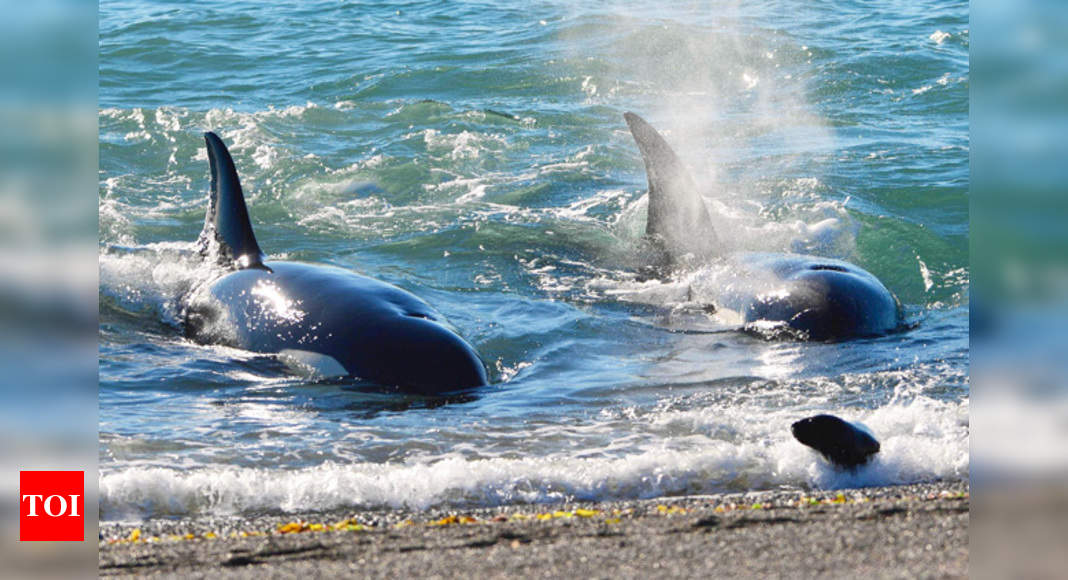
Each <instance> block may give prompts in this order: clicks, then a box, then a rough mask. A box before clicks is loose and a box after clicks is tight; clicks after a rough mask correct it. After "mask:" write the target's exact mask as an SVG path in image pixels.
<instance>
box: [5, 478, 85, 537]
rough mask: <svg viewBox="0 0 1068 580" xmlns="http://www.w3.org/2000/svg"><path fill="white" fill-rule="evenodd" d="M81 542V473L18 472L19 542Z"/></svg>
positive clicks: (83, 524)
mask: <svg viewBox="0 0 1068 580" xmlns="http://www.w3.org/2000/svg"><path fill="white" fill-rule="evenodd" d="M84 539H85V472H84V471H20V472H19V541H21V542H56V541H58V542H81V541H83V540H84Z"/></svg>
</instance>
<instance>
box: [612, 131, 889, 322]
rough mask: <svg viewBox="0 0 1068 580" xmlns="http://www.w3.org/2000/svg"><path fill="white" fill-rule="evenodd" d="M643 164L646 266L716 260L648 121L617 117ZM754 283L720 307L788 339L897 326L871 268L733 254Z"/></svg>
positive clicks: (704, 224)
mask: <svg viewBox="0 0 1068 580" xmlns="http://www.w3.org/2000/svg"><path fill="white" fill-rule="evenodd" d="M623 117H624V119H625V120H626V121H627V126H628V127H629V128H630V131H631V135H632V136H633V137H634V141H635V143H637V144H638V149H639V150H640V151H641V154H642V159H643V161H644V162H645V169H646V175H647V176H648V179H649V214H648V218H647V222H646V231H645V237H646V239H647V240H648V241H649V242H650V244H651V245H652V247H653V248H654V252H653V254H654V255H655V259H654V262H655V263H654V264H652V266H651V267H650V268H649V269H648V271H651V272H654V273H658V274H659V275H662V276H663V275H666V274H668V273H670V272H671V270H672V269H673V268H674V267H675V264H676V263H677V261H678V259H679V257H681V256H684V255H691V256H696V257H699V258H703V259H709V260H711V259H717V258H722V257H723V256H721V255H720V242H719V237H718V236H717V234H716V232H715V230H714V228H713V227H712V219H711V217H710V216H709V214H708V210H707V209H706V208H705V205H704V201H703V200H702V198H701V196H700V194H699V192H698V189H697V186H696V183H695V181H694V179H693V178H692V177H691V176H690V174H689V171H688V170H687V169H686V167H685V166H684V164H683V163H682V161H681V160H680V159H679V157H678V156H677V155H676V154H675V152H674V150H672V148H671V146H670V145H668V143H667V141H666V140H664V138H663V136H661V135H660V133H658V132H657V131H656V129H654V128H653V127H652V126H651V125H649V123H647V122H646V121H645V120H644V119H642V118H641V117H639V116H638V115H635V114H634V113H625V114H624V115H623ZM728 258H729V259H730V260H731V261H732V262H733V263H734V264H736V265H738V266H739V267H740V268H742V269H745V270H749V271H751V272H752V273H753V279H754V280H760V281H762V283H763V285H762V286H756V287H750V288H746V289H745V291H744V292H734V293H728V294H725V295H724V296H723V297H722V298H721V299H722V300H723V304H721V305H722V306H727V307H729V308H731V309H734V310H737V311H739V312H741V313H742V316H743V319H744V321H745V323H746V324H747V325H748V324H752V323H756V322H761V321H768V322H773V323H780V324H783V325H785V326H787V327H788V328H789V329H791V330H792V331H793V334H794V336H797V337H798V338H805V339H809V340H820V341H828V340H843V339H851V338H859V337H871V336H881V335H885V334H888V333H891V332H894V331H897V330H900V329H902V328H903V327H904V316H903V313H902V308H901V303H900V302H899V301H898V299H897V297H895V296H894V295H893V293H891V292H890V291H889V290H888V289H887V288H886V286H884V285H883V283H882V282H880V281H879V279H878V278H876V277H875V276H874V275H872V274H871V273H869V272H867V271H866V270H864V269H863V268H860V267H858V266H856V265H854V264H850V263H849V262H844V261H841V260H833V259H828V258H821V257H817V256H804V255H798V254H734V255H730V256H728Z"/></svg>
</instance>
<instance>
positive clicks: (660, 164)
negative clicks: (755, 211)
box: [623, 112, 719, 257]
mask: <svg viewBox="0 0 1068 580" xmlns="http://www.w3.org/2000/svg"><path fill="white" fill-rule="evenodd" d="M623 118H624V119H626V121H627V126H628V127H629V128H630V133H631V135H633V136H634V141H635V142H636V143H637V144H638V150H639V151H641V154H642V159H643V160H644V161H645V173H646V175H647V176H648V178H649V217H648V221H646V224H645V235H646V236H649V237H650V238H652V239H654V240H659V243H662V244H663V245H664V249H665V250H667V252H668V253H669V254H670V255H671V256H672V257H678V256H680V255H682V254H686V253H696V254H699V255H706V256H707V255H710V254H714V253H716V251H717V250H718V248H719V240H718V238H717V237H716V232H715V230H714V229H713V227H712V218H711V217H710V216H709V215H708V210H707V209H706V208H705V203H704V201H703V200H702V199H701V194H700V193H699V192H698V191H697V184H696V183H695V182H694V179H693V177H692V176H691V175H690V172H689V171H688V170H687V169H686V166H685V165H683V163H682V160H680V159H679V157H678V155H676V154H675V151H674V150H672V149H671V146H670V145H668V144H667V141H665V140H664V138H663V137H662V136H661V135H660V133H658V132H657V131H656V129H654V128H653V127H652V125H650V124H649V123H647V122H646V121H645V119H642V118H641V117H639V116H638V115H635V114H634V113H629V112H628V113H624V114H623Z"/></svg>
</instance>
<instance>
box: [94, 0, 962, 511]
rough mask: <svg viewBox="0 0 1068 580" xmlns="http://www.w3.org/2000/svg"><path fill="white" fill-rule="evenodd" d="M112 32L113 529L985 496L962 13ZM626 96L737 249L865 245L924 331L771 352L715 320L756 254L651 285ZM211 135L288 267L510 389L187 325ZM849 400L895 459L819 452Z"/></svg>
mask: <svg viewBox="0 0 1068 580" xmlns="http://www.w3.org/2000/svg"><path fill="white" fill-rule="evenodd" d="M99 23H100V24H99V25H100V95H99V103H100V129H99V144H100V189H99V194H100V198H99V214H100V393H99V400H100V482H99V483H100V502H101V504H100V505H101V518H102V519H104V520H131V519H134V520H136V519H141V518H149V517H197V516H203V515H220V514H244V515H251V514H262V513H284V512H295V511H302V512H303V511H314V510H327V509H337V508H348V507H358V508H390V507H397V506H407V507H411V508H429V507H449V508H456V509H462V508H464V507H470V506H485V505H496V504H502V503H514V502H534V503H539V502H553V501H566V500H571V499H582V500H596V499H617V498H640V497H655V496H664V495H667V496H670V495H678V494H695V493H710V492H721V491H743V490H755V489H772V488H790V489H812V488H836V487H845V486H858V485H860V486H864V485H881V484H894V483H910V482H917V481H926V480H934V479H959V478H966V477H967V475H968V466H969V459H968V433H969V420H968V409H969V379H968V360H969V355H968V352H969V350H968V349H969V342H968V298H967V296H968V284H969V269H968V187H969V181H968V179H969V161H968V155H969V142H968V83H969V81H968V74H969V65H968V52H969V31H968V3H967V2H944V1H933V0H916V1H911V2H904V1H893V0H891V1H887V2H880V3H876V4H872V3H870V2H861V1H859V0H846V1H844V2H837V3H833V4H818V3H817V4H813V3H810V2H801V1H797V0H784V1H775V2H772V1H767V2H764V1H760V2H721V1H708V2H695V3H686V4H685V5H684V6H665V5H662V4H659V3H656V4H649V3H640V2H592V3H591V2H581V3H580V2H534V3H530V2H526V1H524V2H515V1H513V0H503V1H495V2H457V1H453V0H441V1H437V2H415V1H401V2H372V3H362V2H347V1H337V0H332V1H330V2H326V1H320V2H275V3H270V4H268V5H263V4H261V3H251V2H229V3H206V2H188V1H182V2H162V1H161V2H150V1H115V0H107V1H103V2H101V3H100V19H99ZM628 110H629V111H635V112H637V113H639V114H641V115H642V116H644V117H645V118H646V119H647V120H649V121H650V122H651V123H652V124H653V125H654V126H656V127H658V128H659V129H661V130H662V131H663V133H664V134H665V136H666V137H667V139H668V140H669V141H670V142H671V143H673V144H674V145H675V146H676V149H677V150H678V151H679V153H680V155H682V156H683V157H684V158H685V160H686V162H687V163H688V164H689V165H690V166H691V168H692V169H693V171H694V173H695V175H696V176H697V180H698V181H699V183H700V184H701V187H702V188H703V192H704V194H705V196H706V199H707V201H708V204H709V207H710V208H711V209H712V211H713V213H714V220H715V222H716V225H717V229H718V233H719V237H720V239H721V240H722V241H723V244H724V246H725V248H724V250H725V252H734V251H768V252H782V251H796V252H804V253H811V254H817V255H823V256H829V257H835V258H842V259H846V260H850V261H852V262H854V263H857V264H859V265H860V266H862V267H864V268H866V269H868V270H869V271H871V272H872V273H874V274H875V275H876V276H878V277H879V278H880V279H882V280H883V282H884V283H885V284H886V285H887V286H888V287H889V288H890V289H891V290H893V291H894V292H895V293H896V294H897V296H898V297H899V298H900V299H901V301H902V303H903V304H904V305H905V307H906V311H907V314H908V318H909V321H910V323H911V325H912V327H911V328H910V329H908V330H907V331H905V332H902V333H898V334H893V335H891V336H886V337H882V338H876V339H864V340H855V341H848V342H839V343H804V342H794V341H786V340H765V339H763V338H761V337H759V336H754V335H752V334H747V333H744V332H741V331H740V329H739V325H738V321H737V320H736V319H732V317H731V316H730V315H729V313H715V314H709V313H707V312H706V311H705V310H704V309H702V308H701V306H702V305H703V304H706V303H709V302H715V300H716V296H717V295H718V293H720V292H723V291H724V290H725V289H726V286H728V285H729V283H728V281H729V280H730V279H731V274H732V272H731V271H730V266H729V264H728V263H721V262H718V261H713V262H710V263H706V264H694V265H692V266H691V267H689V268H688V269H685V270H684V271H681V272H679V273H678V274H677V275H676V276H674V277H673V278H672V279H670V280H666V281H644V282H643V281H639V279H638V278H637V276H636V275H635V272H636V270H637V268H638V267H639V266H640V260H639V259H638V258H637V257H636V255H637V249H638V247H639V246H638V239H639V236H640V233H641V231H642V228H643V225H644V212H645V205H644V204H645V199H644V195H645V189H646V182H645V173H644V168H643V165H642V161H641V158H640V156H639V154H638V151H637V147H636V146H635V145H634V143H633V141H632V139H631V137H630V134H629V133H628V131H627V129H626V125H625V123H624V122H623V118H622V113H623V112H624V111H628ZM205 130H213V131H216V132H218V133H219V134H220V135H221V136H222V137H223V139H224V140H225V141H226V142H227V143H228V144H229V145H230V147H231V151H232V153H233V154H234V157H235V161H236V163H237V165H238V170H239V172H240V174H241V177H242V180H243V183H244V186H245V191H246V195H247V197H248V203H249V209H250V213H251V215H252V221H253V225H254V228H255V230H256V234H257V237H258V239H259V242H260V245H261V247H262V248H263V249H264V251H265V252H267V253H268V254H269V255H270V256H271V257H273V258H275V259H288V260H298V261H305V262H312V263H325V264H332V265H335V266H340V267H344V268H348V269H351V270H353V271H356V272H360V273H364V274H367V275H370V276H373V277H376V278H379V279H382V280H385V281H387V282H390V283H393V284H396V285H398V286H400V287H402V288H405V289H407V290H409V291H411V292H413V293H415V294H417V295H418V296H421V297H423V298H424V299H426V300H427V301H428V302H430V303H431V304H432V305H434V306H435V307H436V308H437V309H438V310H440V311H441V312H442V313H443V314H444V315H445V316H446V317H447V318H448V319H449V320H450V321H451V322H452V323H453V324H454V325H455V326H456V327H457V328H459V330H460V332H461V333H462V334H463V335H464V336H465V337H466V338H467V339H468V340H469V341H470V342H471V343H472V344H473V345H474V346H475V347H476V348H477V349H478V350H479V351H480V352H481V353H482V356H483V358H484V360H485V362H486V363H487V366H488V367H489V370H490V375H491V379H492V382H493V384H492V385H491V386H489V387H486V388H483V389H480V390H477V391H474V392H471V393H470V394H468V395H466V396H462V397H454V398H450V399H445V400H442V399H432V398H423V397H413V396H404V395H388V394H382V393H376V392H369V391H367V390H365V389H361V388H359V387H358V386H356V385H354V384H350V383H347V382H346V381H337V380H334V381H317V380H315V379H314V378H313V377H308V376H307V375H304V374H301V373H300V372H299V370H298V369H293V368H290V367H287V366H286V365H285V364H283V363H282V362H279V361H278V360H276V359H274V358H273V357H270V356H265V355H261V354H256V353H250V352H245V351H241V350H236V349H232V348H225V347H219V346H208V345H201V344H196V343H193V342H190V341H188V340H186V339H184V338H183V335H182V330H181V314H180V298H181V296H182V294H183V292H185V291H186V290H188V289H189V288H190V287H191V286H192V285H193V284H195V283H196V282H198V281H203V280H204V278H205V277H206V276H209V275H210V274H209V272H210V269H209V268H207V267H205V265H204V264H202V263H200V262H199V261H198V259H197V258H196V257H195V255H194V253H193V252H192V247H193V241H194V240H195V239H196V237H197V235H198V233H199V231H200V228H201V226H202V224H203V219H204V211H205V209H206V205H207V190H208V164H207V156H206V154H205V151H204V148H203V138H202V133H203V132H204V131H205ZM694 235H700V233H699V232H695V234H694ZM820 412H830V413H834V414H838V415H840V416H842V417H844V418H847V419H850V420H857V421H861V422H863V423H864V424H865V425H867V426H868V427H869V428H870V429H871V430H872V431H874V433H875V434H876V435H877V437H878V438H879V439H880V441H881V442H882V451H881V453H879V454H878V455H877V456H876V458H875V460H874V461H873V462H872V463H871V464H869V465H867V466H865V467H862V468H861V469H859V470H857V471H856V472H843V471H839V470H835V469H834V468H832V467H831V466H829V465H828V464H827V463H826V462H824V461H823V460H822V459H820V458H819V457H818V456H817V455H816V454H815V453H814V452H812V451H811V450H809V449H807V448H805V447H803V446H801V445H800V444H799V443H797V442H796V441H794V440H793V438H792V437H791V435H790V432H789V425H790V423H792V422H793V421H795V420H797V419H800V418H803V417H805V416H808V415H811V414H816V413H820Z"/></svg>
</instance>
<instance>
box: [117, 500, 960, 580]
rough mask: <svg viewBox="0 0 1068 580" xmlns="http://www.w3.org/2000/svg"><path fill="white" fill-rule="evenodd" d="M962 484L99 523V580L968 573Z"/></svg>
mask: <svg viewBox="0 0 1068 580" xmlns="http://www.w3.org/2000/svg"><path fill="white" fill-rule="evenodd" d="M969 511H970V487H969V484H968V483H967V482H937V483H931V484H918V485H908V486H892V487H877V488H864V489H854V490H841V491H834V492H801V491H770V492H754V493H747V494H726V495H712V496H693V497H671V498H659V499H650V500H639V501H624V502H603V503H581V502H580V503H573V504H566V505H555V506H545V505H515V506H506V507H500V508H491V509H474V510H468V511H452V512H441V511H428V512H407V511H405V510H392V511H367V512H351V511H350V512H336V513H309V514H303V516H301V517H295V516H293V515H288V516H272V517H261V518H251V519H250V518H199V519H186V520H153V521H148V522H142V523H140V524H136V525H135V524H103V525H102V526H101V536H102V537H101V540H100V556H99V558H100V561H99V563H100V568H99V571H100V574H101V575H104V576H128V575H137V576H140V575H163V576H178V577H183V578H186V577H195V578H202V577H213V578H217V577H220V576H224V577H246V578H252V577H255V578H265V577H295V576H298V575H308V576H312V575H314V576H320V575H324V576H325V575H330V576H337V577H345V576H352V575H357V574H358V575H360V576H370V577H397V576H402V577H419V578H449V577H478V578H493V577H502V578H503V577H508V578H513V579H514V578H519V577H522V578H527V577H536V578H549V577H553V578H560V577H564V576H565V575H567V576H581V577H588V578H619V577H627V578H630V577H639V576H640V577H674V578H678V577H703V578H710V577H715V578H723V577H789V578H798V577H805V578H812V577H836V578H840V577H864V578H906V577H907V578H930V577H964V576H966V575H967V574H968V519H969Z"/></svg>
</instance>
